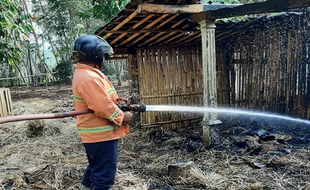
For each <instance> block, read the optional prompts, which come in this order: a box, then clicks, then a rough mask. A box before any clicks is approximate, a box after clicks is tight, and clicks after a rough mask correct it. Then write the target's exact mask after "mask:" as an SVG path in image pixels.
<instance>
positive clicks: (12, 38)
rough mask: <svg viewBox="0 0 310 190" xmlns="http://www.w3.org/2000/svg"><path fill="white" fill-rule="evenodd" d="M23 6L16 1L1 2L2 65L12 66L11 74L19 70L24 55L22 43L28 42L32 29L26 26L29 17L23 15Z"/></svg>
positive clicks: (0, 59) (0, 51) (0, 57)
mask: <svg viewBox="0 0 310 190" xmlns="http://www.w3.org/2000/svg"><path fill="white" fill-rule="evenodd" d="M22 9H23V6H22V4H21V3H19V2H17V1H14V0H1V1H0V24H1V27H0V64H1V66H2V68H5V67H6V65H11V67H10V68H11V69H10V71H11V72H14V71H15V70H16V69H19V68H18V64H19V63H20V60H21V58H22V55H23V44H22V42H24V41H27V40H28V36H27V33H28V32H30V31H32V27H31V26H30V25H28V24H25V20H27V19H30V16H29V15H23V14H21V10H22Z"/></svg>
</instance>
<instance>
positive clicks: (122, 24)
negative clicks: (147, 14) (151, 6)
mask: <svg viewBox="0 0 310 190" xmlns="http://www.w3.org/2000/svg"><path fill="white" fill-rule="evenodd" d="M140 8H141V7H140V6H138V8H137V9H136V10H135V11H134V12H133V13H131V14H130V15H129V16H128V17H127V18H125V19H124V20H123V21H122V22H120V23H119V24H118V25H117V26H115V27H114V28H113V29H112V31H116V30H118V29H120V28H121V27H122V26H124V25H125V24H126V23H127V22H128V21H130V20H131V19H132V18H134V17H135V16H136V15H137V14H139V13H140V11H141V9H140ZM101 33H102V32H100V33H99V34H98V35H99V36H100V34H101ZM111 35H112V34H111V33H108V34H106V35H104V36H103V38H104V39H107V38H108V37H109V36H111Z"/></svg>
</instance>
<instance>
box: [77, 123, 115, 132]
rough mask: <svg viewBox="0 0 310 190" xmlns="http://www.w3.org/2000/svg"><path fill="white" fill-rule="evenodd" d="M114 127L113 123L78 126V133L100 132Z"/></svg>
mask: <svg viewBox="0 0 310 190" xmlns="http://www.w3.org/2000/svg"><path fill="white" fill-rule="evenodd" d="M114 129H115V126H114V125H106V126H101V127H92V128H81V127H78V133H101V132H106V131H112V130H114Z"/></svg>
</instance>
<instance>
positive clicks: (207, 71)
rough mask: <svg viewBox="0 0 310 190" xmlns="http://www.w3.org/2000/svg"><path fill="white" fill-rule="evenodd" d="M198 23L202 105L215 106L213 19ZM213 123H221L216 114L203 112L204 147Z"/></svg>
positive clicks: (207, 141) (208, 140) (209, 136)
mask: <svg viewBox="0 0 310 190" xmlns="http://www.w3.org/2000/svg"><path fill="white" fill-rule="evenodd" d="M199 24H200V30H201V45H202V71H203V76H202V77H203V105H204V107H217V79H216V49H215V27H216V26H215V21H214V20H202V21H200V22H199ZM214 123H215V124H219V123H221V122H218V120H217V115H216V114H215V113H205V114H204V117H203V121H202V127H203V136H202V139H203V143H204V147H206V148H208V147H210V145H211V135H210V124H211V125H213V124H214Z"/></svg>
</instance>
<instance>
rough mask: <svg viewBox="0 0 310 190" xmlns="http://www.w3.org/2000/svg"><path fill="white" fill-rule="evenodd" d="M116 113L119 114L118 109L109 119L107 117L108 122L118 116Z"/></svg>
mask: <svg viewBox="0 0 310 190" xmlns="http://www.w3.org/2000/svg"><path fill="white" fill-rule="evenodd" d="M118 113H119V109H117V110H116V111H115V112H114V113H113V114H112V115H111V116H110V117H108V118H107V119H108V120H110V121H113V120H114V119H115V118H116V116H118Z"/></svg>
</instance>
